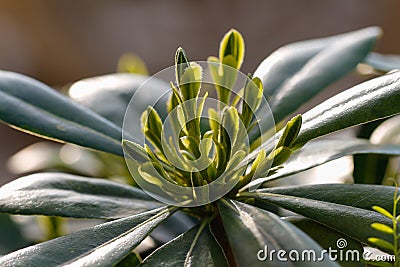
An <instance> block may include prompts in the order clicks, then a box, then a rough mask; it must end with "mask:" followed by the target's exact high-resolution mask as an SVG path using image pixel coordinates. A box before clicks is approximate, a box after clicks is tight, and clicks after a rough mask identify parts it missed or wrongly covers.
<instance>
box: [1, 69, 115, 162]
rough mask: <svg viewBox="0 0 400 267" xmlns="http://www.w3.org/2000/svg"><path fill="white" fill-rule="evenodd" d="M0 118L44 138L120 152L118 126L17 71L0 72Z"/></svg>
mask: <svg viewBox="0 0 400 267" xmlns="http://www.w3.org/2000/svg"><path fill="white" fill-rule="evenodd" d="M0 120H1V121H3V122H5V123H7V124H10V125H11V126H12V127H16V128H18V129H20V130H22V131H26V132H29V133H31V134H34V135H38V136H41V137H44V138H48V139H52V140H57V141H64V142H70V143H74V144H77V145H80V146H84V147H89V148H93V149H96V150H101V151H105V152H109V153H113V154H117V155H122V148H121V145H120V143H121V128H119V127H118V126H116V125H115V124H113V123H112V122H110V121H108V120H106V119H105V118H103V117H101V116H99V115H98V114H96V113H95V112H93V111H91V110H89V109H87V108H85V107H83V106H81V105H78V104H76V103H74V102H73V101H71V100H70V99H68V98H67V97H65V96H63V95H61V94H59V93H57V92H56V91H55V90H53V89H51V88H50V87H48V86H47V85H45V84H43V83H41V82H39V81H36V80H34V79H32V78H29V77H26V76H24V75H21V74H16V73H13V72H7V71H1V72H0Z"/></svg>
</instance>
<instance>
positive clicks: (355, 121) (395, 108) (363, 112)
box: [246, 72, 400, 160]
mask: <svg viewBox="0 0 400 267" xmlns="http://www.w3.org/2000/svg"><path fill="white" fill-rule="evenodd" d="M399 102H400V72H396V73H392V74H388V75H384V76H382V77H379V78H376V79H372V80H370V81H367V82H364V83H362V84H359V85H357V86H355V87H352V88H350V89H348V90H346V91H344V92H342V93H340V94H337V95H336V96H334V97H332V98H330V99H328V100H326V101H325V102H323V103H321V104H320V105H318V106H316V107H314V108H313V109H311V110H310V111H308V112H306V113H304V114H303V115H302V118H303V124H302V126H301V129H300V133H299V135H298V137H297V139H296V141H295V142H294V144H293V145H292V147H293V148H296V147H300V146H303V145H304V144H305V143H307V142H308V141H310V140H312V139H314V138H317V137H320V136H323V135H326V134H330V133H333V132H336V131H339V130H342V129H345V128H348V127H351V126H355V125H359V124H362V123H366V122H369V121H373V120H377V119H380V118H384V117H387V116H391V115H394V114H397V113H399V112H400V105H398V103H399ZM281 135H282V131H280V132H278V133H277V134H276V136H277V138H279V137H280V136H281ZM274 140H275V138H271V139H269V140H267V141H266V142H265V143H263V144H262V145H261V146H260V147H259V148H257V149H255V150H254V151H253V152H252V153H251V154H250V155H249V156H248V157H249V158H255V157H256V156H257V154H258V153H259V151H260V150H261V149H263V148H264V149H266V150H267V151H268V150H271V149H272V148H273V145H274ZM246 160H247V159H246Z"/></svg>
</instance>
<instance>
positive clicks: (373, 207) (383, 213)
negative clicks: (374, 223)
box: [372, 205, 393, 219]
mask: <svg viewBox="0 0 400 267" xmlns="http://www.w3.org/2000/svg"><path fill="white" fill-rule="evenodd" d="M372 209H373V210H374V211H376V212H379V213H380V214H382V215H383V216H385V217H387V218H389V219H393V215H392V214H391V213H390V212H388V211H387V210H386V209H385V208H382V207H379V206H376V205H375V206H372Z"/></svg>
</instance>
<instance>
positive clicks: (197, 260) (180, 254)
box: [141, 225, 228, 267]
mask: <svg viewBox="0 0 400 267" xmlns="http://www.w3.org/2000/svg"><path fill="white" fill-rule="evenodd" d="M141 266H187V267H189V266H221V267H223V266H228V263H227V260H226V258H225V255H224V252H223V251H222V249H221V247H220V246H219V244H218V242H217V241H216V240H215V237H214V236H213V234H212V233H211V231H210V227H209V225H205V226H202V225H198V226H195V227H193V228H192V229H190V230H189V231H187V232H186V233H184V234H182V235H180V236H178V237H177V238H175V239H174V240H172V241H171V242H169V243H167V244H165V245H164V246H162V247H160V248H159V249H157V250H156V251H154V252H153V253H152V254H151V255H150V256H148V257H147V258H146V259H144V261H143V264H142V265H141Z"/></svg>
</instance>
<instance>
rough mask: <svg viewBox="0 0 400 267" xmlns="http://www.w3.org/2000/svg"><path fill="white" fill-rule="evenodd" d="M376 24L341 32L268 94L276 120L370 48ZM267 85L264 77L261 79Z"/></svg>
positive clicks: (307, 98)
mask: <svg viewBox="0 0 400 267" xmlns="http://www.w3.org/2000/svg"><path fill="white" fill-rule="evenodd" d="M380 34H381V31H380V29H379V28H375V27H371V28H366V29H363V30H359V31H355V32H353V33H351V34H350V33H349V34H346V35H342V36H341V37H340V38H338V39H336V40H334V41H333V40H332V42H331V43H330V44H328V45H326V46H325V47H324V48H323V49H322V50H321V51H319V53H317V54H316V55H315V56H313V57H312V58H310V59H309V60H308V61H307V62H305V64H304V65H303V66H302V67H301V69H299V70H298V71H297V72H296V73H292V76H291V77H287V79H286V80H285V81H284V82H283V83H282V85H281V86H280V87H279V88H278V89H277V90H276V92H275V93H274V94H273V95H272V97H271V101H270V105H271V109H272V112H273V113H274V117H275V121H277V122H280V121H281V120H283V119H285V118H286V117H287V116H288V115H289V114H290V113H292V112H293V111H295V110H296V109H297V108H299V107H300V106H301V105H302V104H304V103H306V102H307V101H309V100H310V99H311V98H312V97H314V96H315V95H316V94H318V93H319V92H320V91H322V90H323V89H325V88H326V87H327V86H328V85H329V84H331V83H332V82H334V81H336V80H337V79H339V78H341V77H343V76H344V75H345V74H347V73H348V72H349V71H351V70H352V69H354V68H355V67H356V66H357V64H358V63H359V62H361V61H362V60H363V59H364V58H365V56H366V55H367V54H368V52H369V51H370V50H371V49H372V47H373V45H374V43H375V41H376V39H377V37H378V36H379V35H380ZM265 84H266V88H268V78H267V79H266V81H265Z"/></svg>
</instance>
